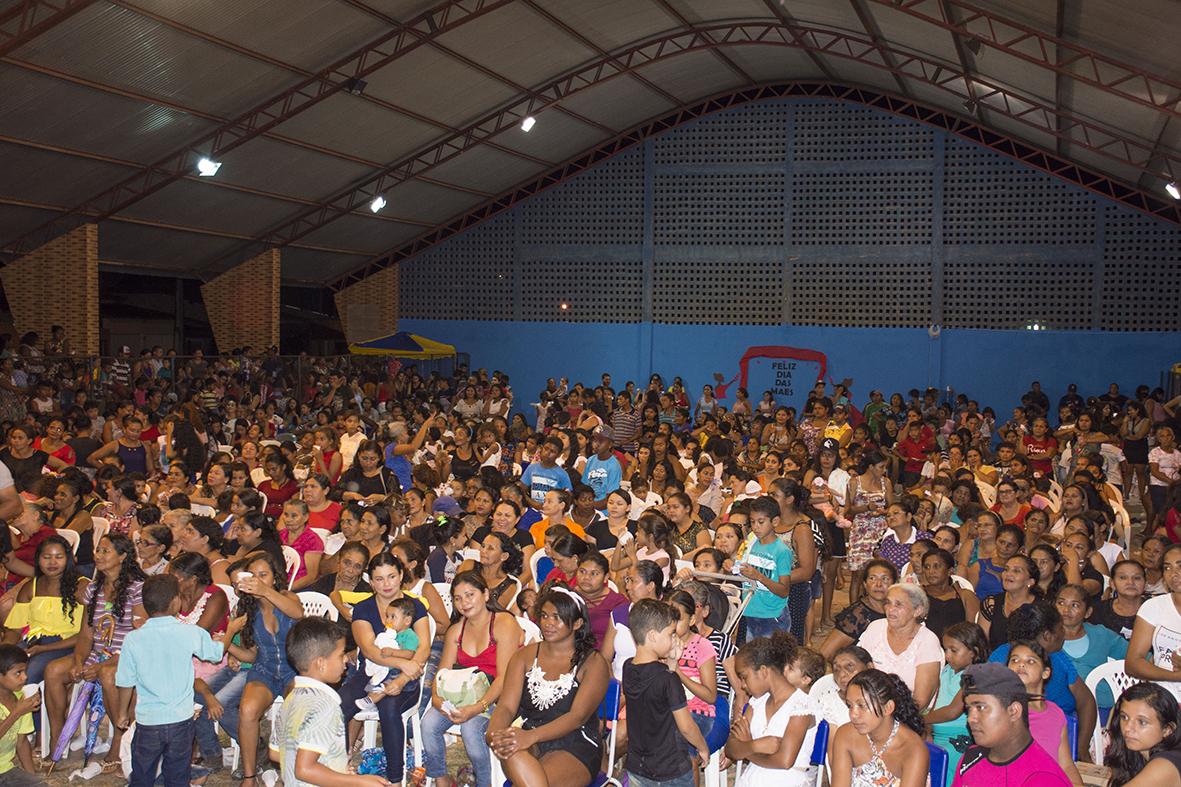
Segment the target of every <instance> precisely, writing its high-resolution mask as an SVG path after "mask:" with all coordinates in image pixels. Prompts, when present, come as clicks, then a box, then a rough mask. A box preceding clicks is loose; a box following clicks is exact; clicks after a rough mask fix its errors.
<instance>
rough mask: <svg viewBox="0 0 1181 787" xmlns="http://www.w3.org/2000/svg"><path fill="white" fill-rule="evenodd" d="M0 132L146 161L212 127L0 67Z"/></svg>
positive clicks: (171, 112)
mask: <svg viewBox="0 0 1181 787" xmlns="http://www.w3.org/2000/svg"><path fill="white" fill-rule="evenodd" d="M0 96H3V97H4V100H3V101H0V134H7V135H9V136H13V137H18V138H20V139H32V140H37V141H39V142H47V143H49V144H56V145H61V146H63V147H68V148H73V149H75V150H85V151H88V152H91V153H99V154H102V155H106V156H111V157H113V158H120V159H126V160H129V161H142V162H145V163H147V162H151V161H154V160H156V159H159V158H160V157H161V156H163V155H166V154H167V153H169V152H171V151H172V150H174V149H175V148H177V147H178V146H180V145H183V144H185V143H186V142H187V141H189V140H191V139H194V138H195V137H197V136H199V135H201V134H202V133H204V132H206V131H208V130H210V129H212V128H213V124H212V123H210V122H209V121H206V120H201V119H199V118H196V117H193V116H192V115H189V114H187V113H184V112H176V111H174V110H171V109H167V108H165V107H160V106H156V105H153V104H145V103H143V102H141V101H136V100H135V99H130V98H123V97H121V96H113V95H109V94H106V93H100V92H98V91H95V90H89V89H87V88H84V87H79V86H77V85H72V84H69V83H66V82H62V81H60V80H57V79H53V78H51V77H47V76H42V75H40V74H34V73H32V72H30V71H26V70H25V69H21V68H15V67H12V66H0Z"/></svg>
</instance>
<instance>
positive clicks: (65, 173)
mask: <svg viewBox="0 0 1181 787" xmlns="http://www.w3.org/2000/svg"><path fill="white" fill-rule="evenodd" d="M0 172H3V173H4V176H3V177H0V194H3V195H4V196H8V197H16V198H19V199H23V200H28V201H30V202H43V203H50V204H54V205H75V204H77V203H79V202H81V201H82V200H84V199H87V198H88V197H90V196H92V195H93V194H95V193H97V192H99V191H102V190H103V189H104V188H106V187H107V186H109V185H111V184H113V183H116V182H118V181H119V180H120V179H122V178H124V177H126V176H127V175H128V173H130V172H131V170H130V169H128V168H127V167H121V166H119V165H118V164H107V163H106V162H102V161H92V160H90V159H84V158H79V157H77V156H66V155H63V154H61V153H51V152H49V151H46V150H37V149H36V148H29V147H25V146H23V145H10V144H7V143H0Z"/></svg>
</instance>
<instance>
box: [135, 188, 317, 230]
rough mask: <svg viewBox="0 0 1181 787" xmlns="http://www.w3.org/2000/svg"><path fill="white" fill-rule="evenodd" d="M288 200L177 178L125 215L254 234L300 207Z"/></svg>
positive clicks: (141, 201) (138, 203)
mask: <svg viewBox="0 0 1181 787" xmlns="http://www.w3.org/2000/svg"><path fill="white" fill-rule="evenodd" d="M300 209H301V208H300V206H298V205H292V204H291V203H290V202H280V201H279V200H274V199H268V198H266V197H257V196H255V195H253V194H244V193H242V192H240V191H229V190H227V189H218V188H213V187H212V186H209V185H207V184H205V183H201V182H199V181H195V180H179V181H177V182H175V183H172V184H171V185H168V186H165V187H164V188H162V189H161V190H160V191H157V192H156V193H155V194H152V195H150V196H148V197H145V198H144V199H142V200H140V201H139V202H137V203H136V204H134V205H132V206H131V207H130V208H128V209H127V210H125V211H123V214H124V215H128V216H135V217H137V218H141V219H150V220H153V221H161V222H165V223H169V224H173V223H175V224H182V225H184V226H186V227H200V228H203V229H211V230H217V231H221V232H228V233H234V234H237V235H255V234H258V233H261V232H263V231H264V230H266V229H268V228H269V227H271V226H272V225H274V224H277V223H279V222H280V221H282V220H283V219H285V218H287V217H288V216H290V215H292V214H293V213H294V212H295V211H298V210H300Z"/></svg>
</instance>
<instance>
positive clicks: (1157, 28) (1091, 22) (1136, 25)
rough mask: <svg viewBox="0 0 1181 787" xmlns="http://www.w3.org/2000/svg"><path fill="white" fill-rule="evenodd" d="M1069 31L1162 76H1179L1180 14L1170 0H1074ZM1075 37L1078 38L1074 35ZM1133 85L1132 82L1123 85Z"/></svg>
mask: <svg viewBox="0 0 1181 787" xmlns="http://www.w3.org/2000/svg"><path fill="white" fill-rule="evenodd" d="M1069 5H1073V6H1075V7H1076V9H1077V10H1076V12H1075V13H1073V14H1071V16H1070V20H1069V21H1070V22H1071V23H1072V25H1071V26H1070V27H1069V28H1068V33H1069V34H1070V35H1071V37H1072V38H1074V39H1075V40H1078V41H1080V42H1081V43H1083V44H1084V45H1085V46H1089V47H1090V48H1091V49H1095V50H1097V51H1099V52H1102V53H1104V54H1105V55H1107V56H1109V57H1113V58H1115V59H1117V60H1121V61H1123V62H1125V63H1132V64H1137V65H1140V66H1142V67H1144V68H1146V69H1148V70H1149V71H1152V72H1154V73H1157V74H1160V75H1161V76H1164V77H1168V78H1172V79H1179V78H1181V63H1178V61H1177V38H1178V35H1179V34H1181V14H1178V10H1177V3H1175V2H1172V0H1136V2H1135V3H1112V2H1109V0H1077V3H1072V4H1069ZM1076 37H1077V38H1076ZM1124 87H1125V89H1129V88H1133V89H1134V88H1135V87H1136V84H1135V83H1130V84H1128V85H1125V86H1124Z"/></svg>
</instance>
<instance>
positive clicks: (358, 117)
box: [279, 93, 445, 162]
mask: <svg viewBox="0 0 1181 787" xmlns="http://www.w3.org/2000/svg"><path fill="white" fill-rule="evenodd" d="M279 130H280V133H282V134H283V136H287V137H294V138H296V139H301V140H303V141H305V142H311V143H313V144H315V145H319V146H321V147H326V148H329V149H331V150H339V151H341V152H342V153H349V154H352V155H354V156H359V157H361V158H364V159H367V160H369V161H380V162H389V161H396V160H397V159H399V158H401V157H402V156H405V155H406V154H408V153H410V152H411V151H414V150H417V149H418V148H420V147H422V146H423V145H425V144H426V143H427V142H430V141H431V140H434V139H437V138H438V137H439V136H440V131H439V130H438V129H437V128H434V127H433V126H428V125H426V124H425V123H420V122H418V121H417V120H412V119H410V118H408V117H406V116H405V115H399V114H397V113H395V112H391V111H390V110H388V109H383V108H382V107H380V106H378V105H376V104H374V103H372V102H369V101H362V100H361V99H359V98H357V97H356V96H350V95H348V94H347V93H337V94H335V95H332V96H329V97H328V98H326V99H324V100H323V101H321V102H320V103H318V104H316V105H315V106H314V107H312V108H311V109H308V110H306V111H304V112H301V113H300V114H298V115H296V116H295V117H294V118H292V119H291V120H289V121H287V122H286V123H284V124H283V125H282V126H281V127H280V129H279ZM444 133H445V132H444Z"/></svg>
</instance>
